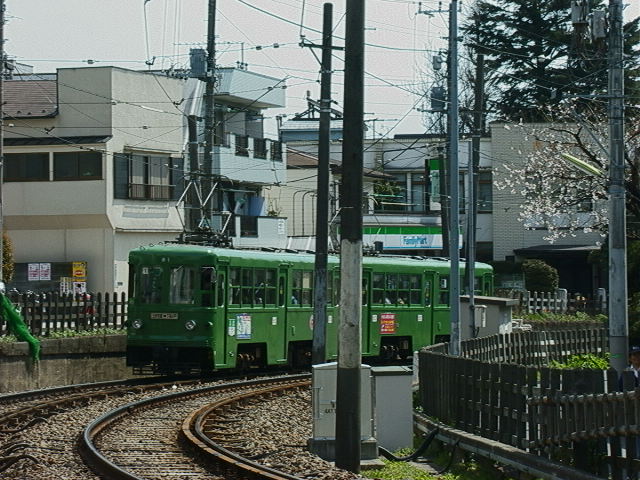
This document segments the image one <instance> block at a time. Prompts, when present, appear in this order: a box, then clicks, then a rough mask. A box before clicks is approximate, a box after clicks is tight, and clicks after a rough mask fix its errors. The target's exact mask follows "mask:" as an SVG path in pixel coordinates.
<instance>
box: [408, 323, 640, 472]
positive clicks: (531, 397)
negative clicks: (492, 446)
mask: <svg viewBox="0 0 640 480" xmlns="http://www.w3.org/2000/svg"><path fill="white" fill-rule="evenodd" d="M606 337H607V332H606V330H604V329H601V330H591V331H587V330H581V331H576V332H546V333H545V332H522V333H518V334H510V335H498V336H494V337H491V338H488V339H480V340H472V341H468V342H463V344H462V350H461V352H462V354H461V356H457V357H453V356H449V355H448V354H447V351H448V345H447V344H442V345H438V346H435V347H430V348H426V349H424V350H423V351H421V352H420V354H419V365H420V367H419V375H420V398H421V403H422V407H423V409H424V412H425V414H426V415H428V416H429V417H432V418H437V419H438V420H439V421H440V422H442V423H443V424H446V425H449V426H451V427H453V428H456V429H459V430H463V431H465V432H468V433H470V434H474V435H479V436H481V437H484V438H486V439H489V440H492V441H497V442H500V443H502V444H506V445H510V446H512V447H516V448H518V449H522V450H523V451H526V452H529V453H534V454H537V455H540V456H543V457H545V458H548V459H550V460H555V461H559V462H563V463H565V464H567V465H570V466H573V467H576V468H579V469H580V470H582V471H585V472H590V473H591V474H595V475H598V476H601V477H603V478H613V479H615V480H618V479H623V478H633V479H637V478H640V461H639V460H640V389H637V388H636V387H635V378H634V377H633V373H632V372H624V374H623V375H622V378H620V377H619V375H618V374H617V373H616V372H615V370H613V369H610V370H607V371H603V370H586V369H580V370H568V369H554V368H549V367H547V366H543V365H544V364H545V363H548V362H549V361H551V360H559V361H562V360H563V359H565V358H566V357H567V356H569V355H573V354H583V353H598V352H603V351H606V348H607V339H606ZM622 386H624V387H626V388H621V387H622ZM634 388H635V390H634ZM629 389H630V390H629ZM619 390H627V391H619Z"/></svg>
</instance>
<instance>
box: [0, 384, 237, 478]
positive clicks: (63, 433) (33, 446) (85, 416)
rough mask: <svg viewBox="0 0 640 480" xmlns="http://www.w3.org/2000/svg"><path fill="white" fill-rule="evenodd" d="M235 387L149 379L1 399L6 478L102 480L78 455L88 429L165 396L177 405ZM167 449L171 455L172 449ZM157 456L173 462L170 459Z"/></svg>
mask: <svg viewBox="0 0 640 480" xmlns="http://www.w3.org/2000/svg"><path fill="white" fill-rule="evenodd" d="M230 382H231V384H232V383H234V382H232V381H231V380H229V379H224V380H216V381H215V382H208V383H204V382H203V381H200V380H193V379H192V380H182V381H172V382H167V381H163V382H158V379H157V378H156V379H155V382H152V381H151V379H147V380H144V381H142V382H140V381H137V382H131V381H127V382H109V383H101V384H90V385H89V384H87V385H75V386H70V387H60V388H55V389H49V390H38V391H32V392H23V393H20V394H11V395H3V396H0V476H1V477H2V478H3V479H4V478H6V479H20V480H28V479H45V478H47V479H49V478H64V479H83V480H84V479H91V478H98V476H97V475H96V474H95V473H93V472H92V471H91V470H90V469H89V468H88V467H87V466H86V465H85V463H84V461H83V460H82V458H81V456H80V455H79V453H78V449H77V443H78V442H77V440H78V438H79V437H80V436H81V435H82V432H83V428H84V426H85V425H87V424H89V423H91V422H92V421H93V420H94V419H95V418H98V417H101V416H103V415H105V414H106V412H108V411H111V410H114V409H116V408H117V407H119V406H122V405H125V404H127V405H128V404H131V403H135V402H138V401H140V400H141V399H144V398H152V397H157V396H162V395H161V394H162V393H163V392H164V393H165V394H166V393H171V394H172V395H174V396H175V397H176V399H177V398H178V397H179V396H180V393H181V392H193V391H196V390H198V389H200V390H202V391H204V390H206V389H207V388H209V389H212V388H213V390H215V389H216V388H217V387H218V386H220V385H222V384H229V383H230ZM235 383H237V380H236V382H235ZM196 396H197V395H196ZM199 406H201V403H200V404H198V407H199ZM169 409H170V410H174V411H175V410H178V409H177V408H175V407H170V408H169ZM194 409H195V408H190V410H189V411H192V410H194ZM185 416H186V415H185ZM183 419H184V418H181V419H180V423H181V421H182V420H183ZM177 427H179V425H176V428H175V430H176V432H177V431H178V430H179V428H177ZM156 436H157V435H156ZM162 448H163V451H165V450H167V448H166V444H165V445H164V446H163V447H162ZM156 454H157V455H156V456H158V455H164V457H165V458H168V457H167V456H166V455H165V454H164V453H159V452H156ZM191 463H193V459H191ZM163 478H171V476H169V477H163ZM179 478H185V477H184V475H182V476H180V477H179ZM197 478H207V477H204V476H203V477H199V476H198V477H197ZM208 478H216V477H215V476H210V477H208Z"/></svg>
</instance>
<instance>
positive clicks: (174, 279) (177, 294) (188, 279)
mask: <svg viewBox="0 0 640 480" xmlns="http://www.w3.org/2000/svg"><path fill="white" fill-rule="evenodd" d="M196 278H197V276H196V270H195V268H193V267H186V266H184V265H180V266H179V267H172V268H171V274H170V276H169V303H171V304H174V305H193V304H194V303H195V291H194V290H195V286H196Z"/></svg>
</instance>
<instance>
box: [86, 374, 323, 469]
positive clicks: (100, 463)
mask: <svg viewBox="0 0 640 480" xmlns="http://www.w3.org/2000/svg"><path fill="white" fill-rule="evenodd" d="M310 377H311V375H310V374H302V375H291V376H287V377H275V378H269V379H257V380H247V381H243V382H235V383H226V384H218V385H209V386H205V387H200V388H196V389H193V390H189V391H184V392H171V393H168V394H166V395H159V396H156V397H153V398H147V399H144V400H139V401H136V402H131V403H128V404H126V405H123V406H121V407H119V408H116V409H114V410H111V411H110V412H107V413H105V414H104V415H102V416H100V417H98V418H96V419H95V420H94V421H93V422H91V423H90V424H89V425H88V426H87V427H86V428H85V429H84V431H83V433H82V435H81V437H80V439H79V442H78V450H79V452H80V455H81V456H82V458H83V460H84V461H85V463H86V464H87V465H88V466H89V467H90V468H91V469H92V470H93V471H94V472H95V473H96V474H98V475H100V476H101V477H103V478H105V479H109V480H141V478H140V477H137V476H135V475H134V474H132V473H130V472H128V471H126V470H125V469H124V468H121V467H120V466H118V465H116V464H115V463H114V462H112V461H111V460H109V459H108V458H106V457H105V456H104V455H103V454H102V453H101V452H100V451H99V449H98V448H97V447H96V446H95V444H94V439H95V438H96V436H97V435H99V434H100V432H102V431H103V430H105V429H107V428H109V427H110V426H111V425H113V424H115V423H116V422H118V421H119V420H120V419H122V418H124V417H126V416H128V415H131V414H133V413H134V412H136V411H138V410H142V409H146V408H152V407H154V406H158V405H161V404H164V403H168V402H172V401H176V400H179V399H186V398H190V397H195V396H199V395H205V394H210V393H214V392H224V391H225V390H230V389H240V388H250V387H253V386H258V385H269V384H277V383H278V382H295V381H298V382H300V381H307V382H308V381H309V379H310Z"/></svg>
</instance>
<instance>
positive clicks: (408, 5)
mask: <svg viewBox="0 0 640 480" xmlns="http://www.w3.org/2000/svg"><path fill="white" fill-rule="evenodd" d="M5 3H6V6H7V10H6V15H7V19H8V24H7V26H6V29H5V37H6V40H7V43H6V51H7V53H8V54H9V55H10V56H11V57H14V58H16V59H17V60H18V61H19V62H23V63H27V64H30V65H33V66H34V68H35V71H36V72H38V73H44V72H53V71H55V69H56V68H57V67H73V66H75V67H77V66H83V65H87V60H93V61H94V64H95V65H118V66H121V67H125V68H131V69H145V68H148V67H147V65H146V64H145V61H147V60H151V59H152V58H153V57H156V58H155V60H154V63H153V67H152V68H159V67H164V68H168V67H170V66H175V67H178V68H179V67H185V66H188V52H189V49H190V48H193V47H198V46H202V47H204V46H205V45H206V31H207V26H206V19H207V0H147V1H146V2H145V1H144V0H5ZM323 3H324V1H322V0H218V1H217V6H218V13H217V22H216V34H217V36H218V39H217V42H218V45H217V50H218V54H217V61H218V63H219V64H221V65H224V66H232V65H235V64H236V62H237V61H240V60H241V59H242V58H243V57H244V62H246V63H248V68H249V70H251V71H255V72H258V73H263V74H267V75H270V76H273V77H276V78H283V77H287V78H288V79H287V85H288V88H287V91H286V96H287V107H286V108H285V109H284V110H278V111H274V112H270V113H271V114H273V115H275V114H276V113H285V112H286V113H289V114H293V113H296V112H301V111H304V110H305V109H306V102H305V98H306V92H307V91H311V96H312V97H313V98H318V97H319V92H320V84H319V83H318V80H319V74H318V70H319V65H318V61H317V60H316V58H315V57H314V55H313V52H312V51H311V49H309V48H304V49H303V48H301V47H299V46H298V43H299V41H300V34H301V33H302V34H303V35H305V36H306V38H307V39H309V40H311V41H314V42H316V43H319V41H320V35H319V33H317V32H318V31H320V30H321V29H322V5H323ZM345 3H346V2H345V1H344V0H340V1H334V2H333V4H334V16H333V21H334V25H335V33H336V35H337V36H339V37H341V38H344V10H345ZM438 3H439V2H438V1H436V0H425V1H423V2H422V5H421V8H422V10H437V9H438ZM441 3H442V5H443V8H448V4H449V2H447V1H443V2H441ZM461 3H463V5H464V2H461ZM632 3H633V5H631V6H629V7H627V9H626V14H628V16H627V18H631V17H633V16H638V15H640V2H638V0H633V1H632ZM366 4H367V5H366V8H367V12H366V14H367V22H366V23H367V24H366V26H367V28H368V30H367V32H366V41H367V43H368V44H369V45H370V46H369V47H367V51H366V57H365V62H366V66H365V68H366V71H367V76H366V79H365V84H366V85H367V89H366V97H365V102H366V104H365V111H366V113H367V115H365V118H366V119H379V120H378V121H376V122H375V129H376V132H377V133H386V132H387V131H388V132H389V135H393V134H395V133H421V132H423V131H424V130H425V126H424V124H423V120H422V114H421V113H420V112H418V111H417V110H416V107H417V108H423V107H425V104H424V101H423V99H422V98H421V96H420V95H421V92H424V91H425V88H426V86H430V85H431V83H432V78H433V71H432V69H431V57H432V56H433V54H434V52H435V51H437V49H439V48H443V47H445V46H446V41H445V40H444V38H443V37H444V36H445V35H446V28H445V27H446V23H447V22H446V18H447V15H446V13H438V12H434V13H432V14H431V15H426V14H420V13H418V12H419V7H420V6H419V3H418V2H415V1H410V0H368V1H367V2H366ZM252 7H253V8H252ZM259 10H262V11H259ZM629 14H630V15H629ZM278 17H280V18H278ZM301 22H302V23H303V24H304V25H305V27H308V28H303V29H301V28H300V26H299V25H300V23H301ZM274 44H277V45H279V47H278V48H274ZM334 44H335V45H344V42H343V40H341V39H340V38H336V39H335V40H334ZM256 47H262V48H260V49H258V48H256ZM382 47H387V48H382ZM243 50H244V55H243ZM425 50H428V51H425ZM316 53H317V55H318V56H319V55H320V52H319V50H317V51H316ZM341 58H342V54H341V53H340V52H337V53H336V55H335V56H334V60H333V67H334V69H335V70H336V72H335V75H334V78H333V85H334V87H333V89H332V91H333V93H332V94H333V97H334V100H336V101H338V105H337V107H338V108H342V100H343V99H342V89H341V83H342V80H343V77H342V71H341V70H342V68H343V63H342V61H341V60H340V59H341ZM274 125H275V122H273V123H272V127H271V128H269V129H268V131H267V132H266V133H267V134H270V135H273V134H275V128H274V127H273V126H274ZM370 134H371V131H370Z"/></svg>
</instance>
